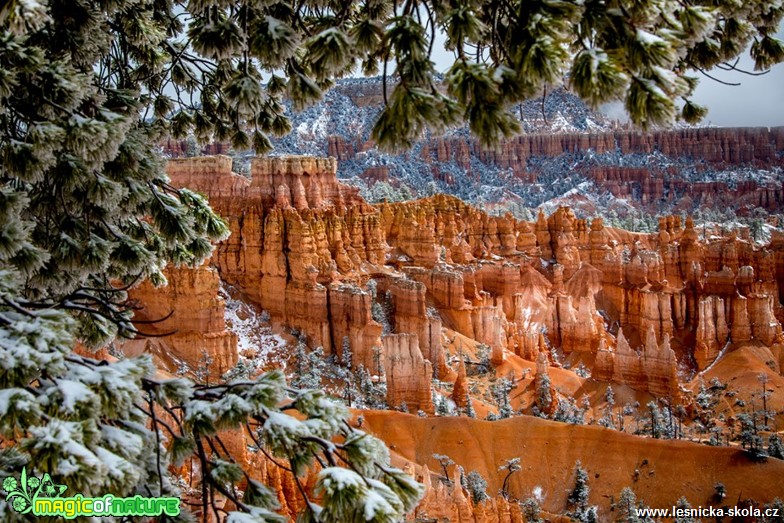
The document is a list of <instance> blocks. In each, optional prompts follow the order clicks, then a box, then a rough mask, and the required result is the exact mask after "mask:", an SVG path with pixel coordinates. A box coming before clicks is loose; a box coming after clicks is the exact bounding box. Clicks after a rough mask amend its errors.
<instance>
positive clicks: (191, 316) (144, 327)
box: [120, 266, 238, 379]
mask: <svg viewBox="0 0 784 523" xmlns="http://www.w3.org/2000/svg"><path fill="white" fill-rule="evenodd" d="M164 274H165V276H166V279H167V280H168V282H169V283H168V286H167V287H165V288H164V289H165V290H164V289H156V288H155V287H154V286H153V285H152V284H151V283H150V282H149V281H147V282H144V283H142V284H141V285H140V286H139V287H136V288H134V289H132V290H131V292H130V298H131V299H132V300H136V301H138V302H139V303H140V304H141V308H140V309H139V310H137V311H136V314H135V316H134V319H135V320H136V321H137V326H138V328H139V330H140V331H142V332H143V333H148V334H152V335H154V336H155V337H153V338H145V337H141V338H139V339H136V340H130V341H126V342H124V343H121V344H120V347H121V349H122V350H123V351H124V352H125V353H126V354H128V355H137V354H140V353H142V352H148V353H152V354H153V355H155V356H156V359H157V360H158V361H160V362H161V363H162V364H163V365H164V368H166V370H168V371H169V372H172V373H174V372H177V371H178V370H180V369H181V368H182V366H183V364H184V365H185V366H186V367H187V369H188V370H190V371H191V372H198V373H200V374H202V375H203V376H204V378H205V379H216V378H218V377H220V376H221V375H222V374H223V373H225V372H226V371H228V370H229V369H231V368H233V367H234V366H235V365H236V364H237V359H238V355H237V337H236V335H235V334H234V333H233V332H231V331H229V330H227V328H226V321H225V318H224V301H223V299H222V298H221V297H220V296H219V295H218V290H219V287H220V277H219V275H218V271H217V270H216V269H215V268H212V267H208V266H201V267H198V268H195V269H187V268H182V269H176V270H172V269H168V270H166V271H165V272H164ZM158 336H161V337H158Z"/></svg>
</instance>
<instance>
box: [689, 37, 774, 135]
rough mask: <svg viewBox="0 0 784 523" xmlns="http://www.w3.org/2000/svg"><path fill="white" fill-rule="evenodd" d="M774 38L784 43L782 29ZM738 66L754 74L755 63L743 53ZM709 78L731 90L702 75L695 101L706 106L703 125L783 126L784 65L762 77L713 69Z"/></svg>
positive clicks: (772, 69)
mask: <svg viewBox="0 0 784 523" xmlns="http://www.w3.org/2000/svg"><path fill="white" fill-rule="evenodd" d="M776 37H777V38H778V39H779V40H784V29H782V30H780V31H779V32H778V34H777V35H776ZM738 67H743V68H744V69H745V70H748V71H753V70H754V62H753V61H752V59H751V58H749V57H748V53H746V54H745V55H744V57H743V59H741V62H740V64H738ZM710 74H711V75H712V76H715V77H716V78H719V79H721V80H725V81H728V82H736V83H737V82H740V83H741V85H740V86H738V87H731V86H728V85H722V84H720V83H718V82H714V81H713V80H710V79H709V78H705V77H704V76H702V75H701V74H699V73H697V75H698V76H701V77H702V78H701V79H700V85H699V86H698V87H697V91H696V92H695V95H694V101H695V102H697V103H699V104H702V105H705V106H707V107H708V110H709V112H708V115H707V116H706V117H705V123H708V124H712V125H718V126H748V125H764V126H769V127H772V126H777V125H784V64H778V65H776V66H773V68H771V70H770V72H768V73H767V74H765V75H763V76H748V75H745V74H741V73H737V72H726V71H718V70H714V71H711V73H710Z"/></svg>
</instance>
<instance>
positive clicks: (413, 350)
mask: <svg viewBox="0 0 784 523" xmlns="http://www.w3.org/2000/svg"><path fill="white" fill-rule="evenodd" d="M336 168H337V165H336V162H335V160H334V159H326V158H309V157H284V158H272V159H267V158H264V159H256V160H254V161H253V163H252V178H251V179H248V178H245V177H243V176H238V175H236V174H232V173H231V161H230V160H229V159H228V158H226V157H221V156H217V157H205V158H197V159H188V160H172V161H171V162H170V163H169V167H168V172H169V174H170V176H171V178H172V183H173V184H174V185H176V186H187V187H190V188H192V189H195V190H197V191H201V192H203V193H205V194H206V195H207V197H208V198H209V200H210V203H211V205H212V206H213V207H214V208H215V209H216V210H217V211H218V212H219V213H220V214H221V215H223V216H224V217H225V218H226V219H227V220H228V221H229V224H230V228H231V231H232V235H231V237H230V238H229V239H228V240H226V241H224V242H223V243H221V244H220V245H219V246H218V248H217V250H216V251H215V254H214V256H213V258H212V266H213V267H215V269H207V268H202V269H199V270H197V271H187V270H180V271H170V280H171V281H172V284H171V286H170V287H169V288H168V289H167V290H166V291H165V292H164V293H163V294H161V295H159V294H156V299H155V300H152V301H150V300H144V299H143V297H144V295H145V294H147V293H150V292H152V291H151V289H148V288H147V287H142V288H141V289H139V290H138V291H136V295H138V296H140V297H142V301H143V302H145V303H146V304H147V308H146V310H145V312H144V313H143V314H144V317H145V318H154V317H163V316H165V315H166V314H167V313H168V312H169V311H170V310H173V311H174V316H173V317H172V318H170V319H169V320H167V322H164V323H162V324H160V325H157V326H156V328H158V329H162V331H163V330H165V329H167V328H169V326H171V329H170V330H177V332H178V334H177V335H176V336H178V337H179V338H181V339H182V340H186V339H187V336H188V333H189V332H206V333H212V334H210V336H212V338H210V339H214V342H211V343H212V345H210V347H208V349H209V350H208V352H209V353H210V354H214V355H215V356H217V359H218V361H220V366H221V368H224V367H225V366H230V365H231V364H232V361H236V359H233V358H234V357H232V356H223V355H221V354H220V352H221V351H223V350H226V349H228V348H229V347H230V345H231V343H232V340H231V337H230V336H229V335H228V334H222V333H224V332H225V327H224V326H223V324H222V314H221V308H220V303H219V301H211V300H217V299H216V298H215V296H214V294H215V292H216V289H217V279H218V274H219V275H220V278H221V279H223V280H224V281H225V282H227V283H229V284H231V285H233V286H234V287H235V288H237V289H238V290H240V291H241V292H242V293H243V294H244V295H245V296H247V297H248V298H249V299H250V300H252V301H253V302H254V303H255V304H256V305H258V306H259V307H261V308H263V309H264V310H266V311H268V312H269V314H270V315H271V318H272V320H273V323H276V324H278V325H281V326H285V327H286V328H289V329H297V330H299V331H300V332H302V333H304V334H305V335H306V336H307V340H308V344H309V345H311V346H313V347H315V346H321V347H323V348H324V349H325V352H326V353H332V352H336V353H338V354H339V353H340V352H341V351H342V350H343V346H344V344H345V343H348V344H349V347H350V348H351V351H352V354H353V362H352V363H353V365H354V366H355V367H356V366H358V365H364V366H365V367H366V368H371V369H372V368H375V367H374V366H377V365H378V362H377V361H376V360H377V359H378V358H377V357H376V359H375V360H374V354H377V353H378V352H379V351H381V352H384V353H389V352H391V351H393V350H394V351H397V352H395V354H396V355H395V356H394V357H393V359H394V360H395V361H396V364H395V373H396V376H405V377H404V378H401V380H400V383H399V384H398V383H394V382H390V383H389V384H388V386H389V393H390V397H391V398H393V401H394V402H395V404H397V402H398V401H400V400H401V399H402V398H415V397H418V398H426V397H429V395H428V394H426V393H425V391H424V390H421V391H418V392H415V391H413V390H412V387H416V386H421V387H426V388H428V391H429V384H428V382H427V380H425V379H422V375H423V366H424V365H429V366H430V368H431V369H432V371H429V372H432V373H433V374H434V375H435V376H437V377H439V378H441V379H446V380H451V381H453V380H454V379H455V377H456V370H457V368H456V367H455V368H453V367H452V366H450V365H448V364H447V357H446V356H445V351H446V349H445V347H446V345H445V339H446V336H447V334H448V332H455V333H458V334H460V335H462V336H465V337H467V338H469V339H471V340H475V341H476V342H478V343H482V344H485V345H487V346H488V347H489V349H490V359H491V362H492V364H493V365H496V366H498V365H500V364H502V363H503V361H504V359H505V358H506V357H507V355H511V354H514V355H516V356H518V357H520V358H522V359H524V360H528V361H535V360H536V358H537V357H538V356H539V353H540V352H541V351H542V350H547V351H548V352H552V351H556V352H557V353H559V354H561V355H562V356H563V357H565V358H567V361H569V362H570V363H573V364H577V363H583V364H585V365H587V366H588V367H589V368H591V369H593V373H594V377H596V378H598V379H600V380H602V381H609V382H616V383H620V384H625V385H629V386H630V387H632V388H634V389H635V390H640V391H645V392H649V393H651V394H653V395H656V396H677V395H678V394H679V372H680V379H681V380H685V379H687V378H688V375H689V373H690V372H693V371H700V370H704V369H705V368H707V367H708V366H710V365H711V363H712V362H713V361H714V360H715V359H716V357H717V356H718V355H719V354H720V353H721V352H722V351H727V350H732V348H733V347H737V346H739V345H740V344H744V343H758V344H761V345H764V346H767V347H770V346H773V345H776V344H778V343H780V342H781V341H782V329H781V324H780V321H779V318H780V317H781V315H782V312H781V305H780V301H779V296H780V294H779V293H780V289H779V286H778V281H777V275H778V274H781V273H782V272H784V269H782V267H784V261H782V260H784V255H783V254H782V249H781V247H782V241H781V240H780V239H778V237H777V238H776V239H774V241H773V242H772V243H771V244H770V245H769V246H767V247H765V248H757V247H755V246H754V244H753V243H752V242H751V241H749V239H748V238H747V237H746V238H743V237H737V236H736V235H734V234H733V235H727V236H711V237H709V238H702V237H701V236H700V235H701V232H700V231H698V230H696V229H695V227H694V224H693V222H692V221H691V220H686V222H685V223H681V219H680V217H663V218H661V219H660V224H659V232H658V233H656V234H650V235H648V234H636V233H628V232H626V231H622V230H616V229H610V228H606V227H604V225H603V223H602V220H601V219H598V218H597V219H594V220H593V221H592V222H591V223H590V225H589V224H588V223H586V221H585V220H579V219H576V218H575V216H574V214H573V213H572V212H571V211H570V210H569V209H568V208H560V209H558V211H557V212H555V213H554V214H552V215H551V216H549V217H546V216H544V215H543V214H540V215H539V217H538V218H537V220H536V221H535V222H533V223H527V222H521V221H517V220H515V219H514V218H512V217H511V216H510V215H507V216H490V215H488V214H486V213H484V212H482V211H481V210H479V209H477V208H474V207H472V206H470V205H467V204H465V203H463V202H462V201H460V200H458V199H456V198H453V197H450V196H445V195H436V196H433V197H430V198H426V199H421V200H416V201H410V202H403V203H395V204H380V205H377V206H372V205H369V204H367V203H366V202H364V201H363V200H362V199H361V198H360V197H359V196H358V195H357V191H356V190H355V189H353V188H351V187H348V186H345V185H343V184H341V183H339V182H338V180H337V178H336V176H335V174H336ZM703 234H704V233H703ZM215 270H217V272H215ZM181 280H182V281H181ZM370 280H374V282H375V283H374V285H373V289H374V290H373V291H371V290H370V286H369V282H370ZM191 289H197V290H196V292H193V291H192V290H191ZM211 292H212V293H213V295H212V297H210V293H211ZM158 296H166V298H160V297H158ZM384 297H386V298H387V299H388V300H389V305H390V310H391V314H390V315H389V317H386V318H380V317H376V318H375V319H374V317H373V312H372V311H373V304H374V302H379V301H380V300H382V299H383V298H384ZM376 316H378V315H376ZM380 321H381V322H386V323H388V325H386V332H388V334H383V333H384V332H385V326H383V325H382V324H381V323H379V322H380ZM403 334H405V335H411V336H413V337H414V339H411V340H409V338H402V337H400V336H399V335H403ZM394 336H398V337H394ZM387 338H388V339H387ZM540 338H541V339H540ZM176 339H177V338H175V340H176ZM401 340H405V343H402V341H401ZM401 343H402V345H401ZM172 344H173V345H174V346H176V347H185V346H186V345H188V343H187V342H185V341H183V343H180V342H179V341H174V342H172ZM213 345H214V347H213ZM403 345H404V347H403ZM401 347H402V348H401ZM191 352H193V351H191ZM175 353H176V354H177V357H178V358H183V359H185V360H188V361H192V360H193V356H194V355H193V354H189V353H188V350H187V349H185V348H182V349H180V348H178V349H177V350H175ZM404 355H405V356H404ZM420 355H421V358H420ZM385 357H386V356H385ZM390 357H391V356H390ZM550 357H552V356H550ZM213 359H215V358H213ZM394 381H398V380H394ZM404 383H405V384H404ZM417 384H418V385H417ZM398 385H399V386H400V387H401V388H400V390H396V387H398ZM412 402H413V403H416V408H421V407H425V409H424V410H427V409H429V408H431V407H432V405H428V404H427V402H426V401H424V400H421V401H420V400H413V399H412ZM413 406H414V405H412V407H413Z"/></svg>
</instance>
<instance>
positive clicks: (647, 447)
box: [363, 411, 784, 519]
mask: <svg viewBox="0 0 784 523" xmlns="http://www.w3.org/2000/svg"><path fill="white" fill-rule="evenodd" d="M363 416H364V418H365V422H364V425H363V428H364V429H365V430H367V431H369V432H371V433H374V434H376V435H377V436H379V437H381V438H382V439H384V440H385V441H386V442H387V444H388V445H390V448H392V449H393V451H394V452H395V453H396V454H397V455H398V456H399V457H401V458H402V459H404V460H408V461H412V462H414V463H417V464H419V465H427V466H428V468H429V469H430V471H432V472H436V473H438V472H439V471H440V467H439V466H438V463H437V462H436V460H435V459H433V457H432V455H433V454H434V453H439V454H446V455H448V456H449V457H450V458H452V459H453V460H454V461H455V462H456V463H457V464H458V465H461V466H462V467H463V468H464V469H465V471H466V472H469V471H471V470H476V471H478V472H479V473H480V474H482V476H484V477H485V478H486V479H487V480H488V489H487V490H488V494H490V495H491V496H492V495H495V494H496V493H497V492H498V491H499V490H500V488H501V483H502V481H503V477H504V473H503V472H498V467H499V466H500V465H503V464H504V463H505V461H506V460H508V459H510V458H514V457H519V458H521V464H522V470H521V471H520V472H517V473H515V474H514V475H513V476H512V479H511V480H510V488H509V491H510V494H511V495H512V496H514V497H517V498H520V499H526V498H528V497H530V496H532V495H533V494H534V493H536V492H539V491H541V504H542V507H543V508H544V509H545V510H548V511H551V512H556V513H562V512H563V511H565V509H566V498H567V495H568V493H569V491H570V490H571V489H572V488H573V486H574V466H575V462H576V461H577V460H580V461H581V462H582V466H583V468H585V469H586V470H587V471H588V474H589V486H590V488H591V493H590V501H591V503H592V504H596V505H599V508H600V513H602V514H605V516H607V517H609V515H608V511H609V510H610V505H611V503H612V502H613V500H617V498H618V494H619V493H620V491H621V489H623V488H624V487H627V486H628V487H631V488H632V489H633V490H634V491H635V493H636V494H637V496H638V498H642V499H643V500H644V501H645V503H646V504H647V505H649V506H651V507H654V508H657V507H671V506H672V505H674V504H675V502H676V501H677V500H678V498H680V497H681V496H686V498H687V499H688V500H689V502H690V503H691V504H692V506H694V507H697V506H699V505H702V506H707V505H710V504H713V499H712V497H713V493H714V485H715V484H716V483H718V482H721V483H723V484H724V485H725V487H726V489H727V497H726V498H725V500H724V502H723V503H722V504H726V505H734V504H735V502H736V501H737V500H738V498H741V499H754V500H756V501H758V502H762V503H766V502H770V501H772V500H773V499H774V498H775V497H784V461H781V460H776V459H769V460H767V461H766V462H762V463H759V462H754V461H752V460H751V459H749V458H748V457H747V455H746V454H745V453H744V452H743V451H741V450H737V449H732V448H727V447H709V446H706V445H700V444H697V443H691V442H686V441H671V440H653V439H650V438H640V437H636V436H631V435H628V434H624V433H621V432H618V431H613V430H609V429H604V428H602V427H597V426H585V425H582V426H581V425H567V424H563V423H555V422H552V421H547V420H543V419H539V418H535V417H530V416H523V417H517V418H510V419H506V420H502V421H494V422H488V421H481V420H474V419H470V418H455V417H442V418H432V417H431V418H421V417H417V416H413V415H409V414H402V413H396V412H388V411H367V412H364V413H363ZM602 519H605V518H604V517H603V518H602Z"/></svg>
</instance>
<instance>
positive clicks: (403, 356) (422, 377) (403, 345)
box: [382, 334, 433, 414]
mask: <svg viewBox="0 0 784 523" xmlns="http://www.w3.org/2000/svg"><path fill="white" fill-rule="evenodd" d="M382 342H383V346H384V369H385V371H386V375H387V404H388V405H391V406H393V407H401V406H405V407H406V408H407V409H408V410H409V411H411V412H416V411H419V410H421V411H424V412H427V413H428V414H432V413H433V399H432V395H431V393H430V381H431V379H432V376H433V366H432V365H431V364H430V361H428V360H426V359H425V358H424V356H422V351H420V350H419V338H417V337H416V336H415V335H413V334H390V335H388V336H384V337H383V338H382Z"/></svg>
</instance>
